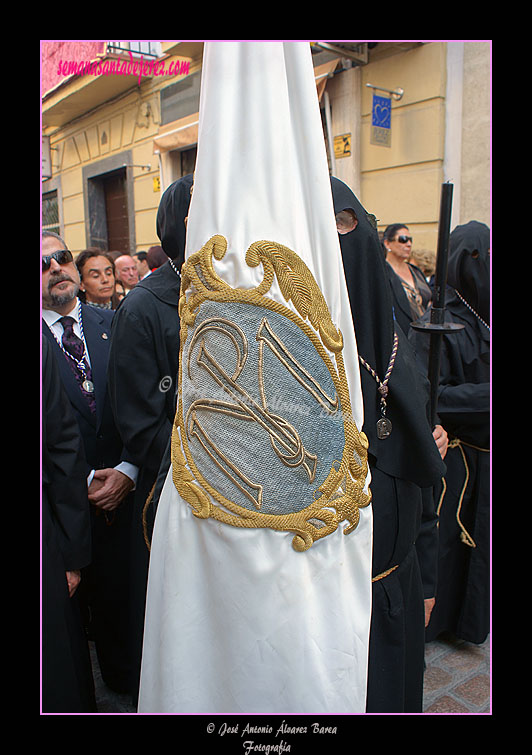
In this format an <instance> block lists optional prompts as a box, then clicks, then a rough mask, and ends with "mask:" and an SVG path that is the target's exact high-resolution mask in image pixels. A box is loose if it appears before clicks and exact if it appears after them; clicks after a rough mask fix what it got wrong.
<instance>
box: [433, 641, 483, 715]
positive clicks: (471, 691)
mask: <svg viewBox="0 0 532 755" xmlns="http://www.w3.org/2000/svg"><path fill="white" fill-rule="evenodd" d="M490 649H491V648H490V637H488V638H487V640H486V641H485V642H484V643H483V644H482V645H473V644H472V643H470V642H464V641H463V640H457V639H454V638H451V637H448V638H444V637H443V636H440V637H439V638H438V639H437V640H434V641H433V642H429V643H427V645H426V646H425V662H426V664H427V667H426V670H425V684H424V706H423V708H424V709H423V712H424V713H477V714H478V713H484V714H485V713H490V711H491V674H490Z"/></svg>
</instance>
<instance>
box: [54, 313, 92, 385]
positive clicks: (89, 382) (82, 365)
mask: <svg viewBox="0 0 532 755" xmlns="http://www.w3.org/2000/svg"><path fill="white" fill-rule="evenodd" d="M78 324H79V330H80V333H81V340H82V342H83V349H84V351H83V356H82V357H81V359H76V357H74V356H72V354H70V353H69V352H68V351H67V350H66V349H65V347H64V346H63V344H62V343H61V340H60V339H59V338H58V337H57V336H56V335H55V333H54V336H55V340H56V341H57V343H58V344H59V348H60V349H61V351H62V352H63V354H66V356H67V357H68V358H69V359H72V361H73V362H75V363H76V364H77V365H78V367H79V369H80V372H81V374H82V375H83V382H82V384H81V385H82V388H83V390H84V391H85V392H86V393H94V383H93V382H92V380H88V378H87V365H86V363H85V353H86V345H85V336H84V335H83V319H82V316H81V302H80V301H78ZM52 332H53V331H52Z"/></svg>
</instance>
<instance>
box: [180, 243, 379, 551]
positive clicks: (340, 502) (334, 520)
mask: <svg viewBox="0 0 532 755" xmlns="http://www.w3.org/2000/svg"><path fill="white" fill-rule="evenodd" d="M226 251H227V241H226V239H225V238H224V237H223V236H221V235H215V236H213V237H212V238H210V239H209V241H207V243H206V244H205V245H204V246H203V247H202V248H201V249H200V250H199V251H198V252H196V253H194V254H192V255H191V256H190V257H189V258H188V260H187V261H186V262H185V264H184V265H183V267H182V269H181V293H180V298H179V315H180V319H181V347H180V368H179V389H178V395H179V402H178V408H177V412H176V416H175V421H174V427H173V432H172V476H173V482H174V485H175V486H176V488H177V490H178V492H179V494H180V495H181V497H182V498H183V499H184V500H185V501H187V502H188V503H189V504H190V506H191V507H192V509H193V513H194V515H195V516H196V517H198V518H203V519H206V518H209V517H212V518H214V519H216V520H218V521H220V522H223V523H225V524H230V525H232V526H234V527H246V528H247V527H268V528H271V529H274V530H281V531H287V532H293V533H294V538H293V540H292V546H293V548H294V549H295V550H296V551H306V550H308V548H310V547H311V546H312V544H313V543H314V542H315V541H316V540H318V539H320V538H323V537H325V536H327V535H329V534H331V533H332V532H334V531H335V530H336V529H337V528H338V526H339V524H340V523H341V522H343V521H347V522H348V526H347V527H346V528H345V529H344V533H345V534H349V533H350V532H352V531H353V530H354V529H355V528H356V527H357V525H358V522H359V519H360V512H359V509H360V508H363V507H365V506H367V505H368V504H369V503H370V500H371V494H370V492H369V491H368V492H366V491H364V485H365V481H366V477H367V449H368V440H367V438H366V436H365V434H364V433H363V432H361V431H359V430H358V428H357V426H356V423H355V421H354V418H353V417H352V413H351V401H350V396H349V387H348V383H347V377H346V374H345V368H344V362H343V356H342V349H343V338H342V334H341V332H340V331H339V330H338V329H337V328H336V327H335V325H334V323H333V322H332V320H331V316H330V313H329V309H328V307H327V303H326V301H325V299H324V297H323V294H322V292H321V290H320V288H319V286H318V284H317V283H316V281H315V279H314V277H313V275H312V273H311V271H310V270H309V269H308V267H307V266H306V265H305V263H304V262H303V260H301V258H300V257H299V256H298V255H297V254H296V253H295V252H293V251H292V250H291V249H289V248H288V247H286V246H283V245H282V244H278V243H276V242H273V241H256V242H254V243H253V244H251V245H250V247H249V248H248V250H247V252H246V256H245V260H246V263H247V264H248V266H250V267H256V266H258V265H259V264H262V267H263V271H264V276H263V279H262V281H261V283H260V284H259V285H258V286H256V287H255V288H251V289H242V288H233V287H231V286H230V285H229V284H227V283H226V282H225V281H224V280H223V279H222V278H221V277H220V276H219V275H218V274H217V273H216V271H215V269H214V265H213V257H214V259H216V260H221V259H222V258H223V257H224V255H225V253H226ZM274 276H276V277H277V280H278V283H279V288H280V290H281V293H282V295H283V296H284V298H285V300H286V301H287V302H288V301H292V303H293V305H294V307H295V309H296V311H297V312H298V314H299V315H300V316H298V315H296V314H295V313H294V312H293V310H292V309H289V308H288V307H285V306H284V305H283V304H281V303H280V302H278V301H276V300H273V299H271V298H269V297H267V296H265V294H266V293H267V292H268V291H269V289H270V287H271V285H272V283H273V280H274ZM206 300H209V301H218V302H244V303H247V304H251V305H255V306H260V307H264V308H265V309H268V310H270V311H274V312H277V313H280V314H282V315H284V316H285V317H288V318H289V319H290V320H292V321H293V322H294V323H295V324H296V325H298V326H299V327H300V328H301V329H302V330H303V331H304V333H306V335H307V336H308V337H309V338H310V340H311V341H312V343H313V345H314V346H315V348H316V350H317V351H318V353H319V354H320V356H321V357H322V359H323V361H324V362H325V364H326V365H327V367H328V369H329V372H330V374H331V377H332V379H333V382H334V385H335V387H336V390H337V392H338V395H339V397H340V406H341V410H342V413H343V414H342V419H343V424H344V433H345V445H344V452H343V456H342V459H341V460H340V461H338V462H335V463H334V464H333V465H332V467H331V470H330V472H329V474H328V475H327V478H326V479H325V481H324V482H323V483H322V484H321V485H320V486H319V488H318V489H317V491H316V493H315V500H314V502H313V503H312V504H310V505H309V506H307V507H306V508H305V509H303V510H302V511H298V512H294V513H290V514H281V515H273V514H264V513H262V512H258V511H251V510H247V509H245V508H243V507H241V506H238V505H237V504H235V503H233V502H232V501H230V500H229V499H227V498H225V497H224V496H223V495H221V494H220V493H219V491H217V490H216V489H215V488H213V487H212V486H211V485H210V484H209V483H208V482H207V481H206V480H205V479H204V478H203V475H202V474H201V473H200V471H199V470H198V469H197V467H196V464H195V462H194V459H193V457H192V454H191V452H190V449H189V447H188V444H187V438H186V432H185V427H184V417H183V406H182V399H181V396H182V391H181V387H182V377H183V369H184V361H183V349H184V346H185V344H186V341H187V334H188V329H189V327H191V326H193V325H194V323H195V320H196V316H197V314H198V312H199V308H200V306H201V304H202V303H203V302H204V301H206ZM307 320H308V323H310V325H311V326H312V328H311V327H309V325H308V323H307V322H306V321H307ZM318 334H319V336H318ZM326 349H327V350H328V351H329V352H330V353H332V354H333V355H334V362H335V365H336V366H335V365H334V364H333V361H332V359H331V358H330V356H329V354H328V353H327V351H326ZM213 499H214V501H216V502H217V503H218V504H219V506H217V505H216V504H215V503H214V502H213Z"/></svg>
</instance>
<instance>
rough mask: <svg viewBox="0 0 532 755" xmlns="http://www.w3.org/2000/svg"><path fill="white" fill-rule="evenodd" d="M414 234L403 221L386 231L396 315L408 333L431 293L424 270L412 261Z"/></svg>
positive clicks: (429, 298)
mask: <svg viewBox="0 0 532 755" xmlns="http://www.w3.org/2000/svg"><path fill="white" fill-rule="evenodd" d="M412 241H413V239H412V236H411V234H410V231H409V230H408V227H407V226H406V225H404V224H403V223H393V224H392V225H389V226H388V227H387V228H386V230H385V231H384V235H383V246H384V250H385V254H386V262H387V263H388V265H387V270H388V277H389V279H390V284H391V287H392V294H393V299H394V311H395V318H396V320H397V322H398V323H399V326H400V327H401V329H402V330H403V332H404V333H406V334H407V335H408V331H409V330H410V323H411V322H413V321H414V320H418V319H419V318H420V317H421V316H422V315H423V313H424V312H425V310H426V309H427V307H428V305H429V303H430V300H431V298H432V292H431V290H430V287H429V285H428V283H427V281H426V279H425V276H424V275H423V272H422V271H421V270H420V269H419V267H417V266H416V265H413V264H412V262H410V256H411V254H412Z"/></svg>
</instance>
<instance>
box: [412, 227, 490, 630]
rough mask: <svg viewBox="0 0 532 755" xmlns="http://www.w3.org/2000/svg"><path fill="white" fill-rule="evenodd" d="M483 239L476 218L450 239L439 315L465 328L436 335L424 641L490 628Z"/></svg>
mask: <svg viewBox="0 0 532 755" xmlns="http://www.w3.org/2000/svg"><path fill="white" fill-rule="evenodd" d="M489 246H490V234H489V228H488V227H487V226H486V225H484V224H483V223H478V222H477V221H471V222H470V223H467V224H465V225H462V226H458V227H457V228H455V229H454V230H453V232H452V233H451V235H450V239H449V261H448V272H447V282H448V284H449V285H448V287H447V289H446V299H445V307H446V316H445V319H446V320H448V321H451V322H455V323H460V324H462V325H463V326H464V328H463V330H460V331H456V332H454V333H451V334H449V335H444V336H443V338H442V352H441V365H440V387H439V394H438V416H439V418H440V422H441V424H442V425H443V427H444V428H445V429H446V430H447V433H448V435H449V449H448V451H447V456H446V458H445V462H446V466H447V472H446V475H445V478H444V479H445V483H444V486H440V487H439V488H438V489H437V491H436V505H437V506H438V507H439V520H440V524H439V563H438V573H439V579H438V589H437V594H436V605H435V606H434V609H433V611H432V615H431V619H430V623H429V625H428V627H427V631H426V639H427V641H431V640H433V639H435V638H436V637H437V636H438V635H440V634H441V633H442V632H450V633H452V634H454V635H455V636H456V637H458V638H459V639H462V640H465V641H467V642H473V643H477V644H480V643H482V642H484V640H485V639H486V637H487V635H488V633H489V626H490V555H489V554H490V453H489V448H490V330H489V294H490V284H489ZM460 297H462V298H460ZM463 299H465V301H467V302H468V304H470V305H471V306H472V307H473V309H474V310H475V312H476V313H477V314H475V313H473V312H472V311H471V309H470V308H469V307H468V306H467V305H466V304H465V303H464V301H463ZM477 315H478V316H477ZM428 317H429V314H426V315H425V316H424V317H423V318H422V319H427V318H428ZM409 338H410V341H411V342H412V343H413V344H414V346H415V348H416V352H417V355H418V359H419V362H420V365H421V366H422V368H424V369H426V365H427V364H428V349H429V342H428V339H427V337H426V336H424V335H423V334H419V333H418V332H416V331H411V333H410V336H409Z"/></svg>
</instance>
